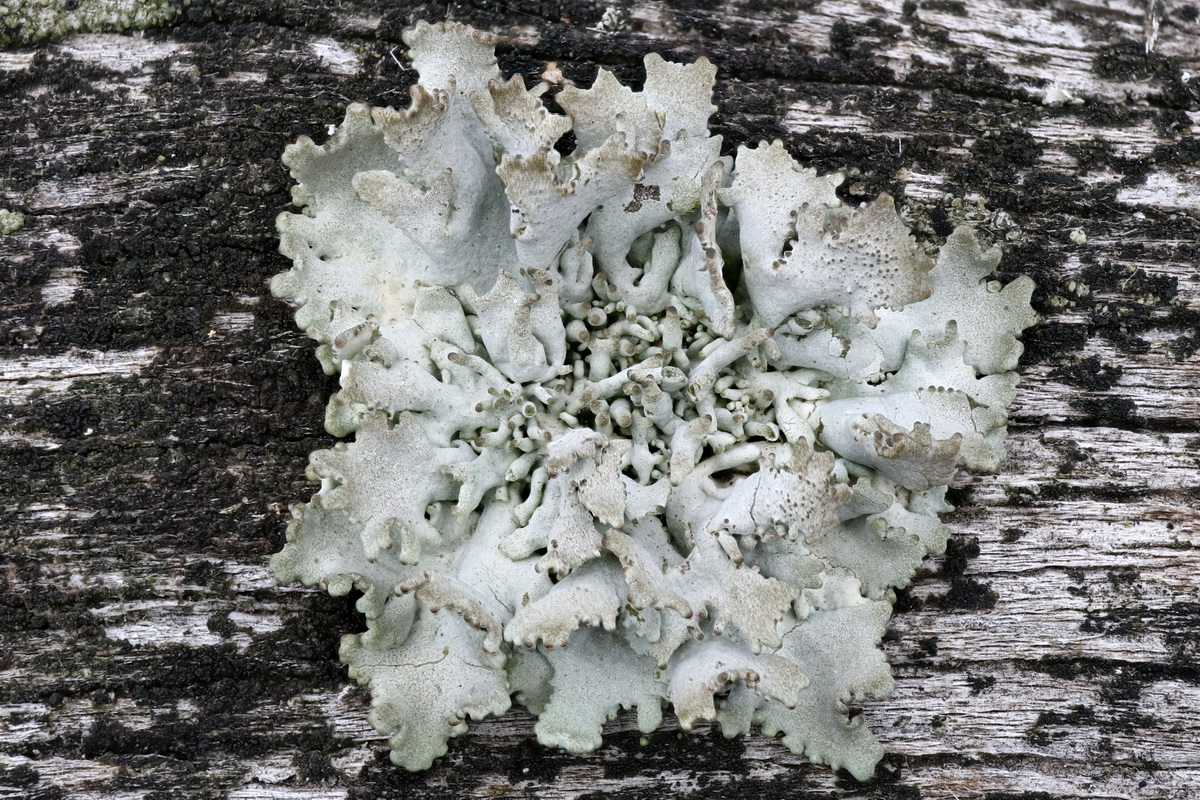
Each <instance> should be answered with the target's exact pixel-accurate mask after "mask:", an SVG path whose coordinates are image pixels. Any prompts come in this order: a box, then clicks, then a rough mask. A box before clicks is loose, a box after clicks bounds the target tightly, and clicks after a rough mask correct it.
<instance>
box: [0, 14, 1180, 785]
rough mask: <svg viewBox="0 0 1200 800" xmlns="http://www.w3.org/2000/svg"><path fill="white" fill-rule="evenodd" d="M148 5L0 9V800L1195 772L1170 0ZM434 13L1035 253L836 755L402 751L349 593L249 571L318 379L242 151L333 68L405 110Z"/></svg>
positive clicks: (756, 748)
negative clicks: (969, 449)
mask: <svg viewBox="0 0 1200 800" xmlns="http://www.w3.org/2000/svg"><path fill="white" fill-rule="evenodd" d="M26 2H29V3H30V4H29V8H31V9H32V8H33V5H32V3H31V2H30V0H17V4H16V5H15V6H12V8H16V9H17V10H18V11H20V10H22V8H23V6H24V4H25V3H26ZM98 7H100V8H101V9H103V8H106V7H107V6H106V5H104V3H99V4H98ZM90 8H92V6H85V10H86V9H90ZM163 8H164V9H165V10H162V9H160V10H159V11H158V12H156V13H158V14H159V16H154V17H153V18H149V17H147V18H145V19H142V20H141V22H140V23H139V24H153V25H155V26H156V27H152V28H149V29H146V30H133V29H130V28H128V27H124V28H123V27H122V26H127V25H128V20H124V19H123V18H119V16H114V15H112V14H110V15H108V16H105V14H103V13H97V14H92V13H90V12H89V13H84V12H68V11H66V10H65V9H66V6H65V5H64V6H63V7H62V9H61V10H59V11H56V12H55V11H53V9H52V12H48V13H51V15H52V16H53V14H57V15H58V16H56V17H54V19H55V20H56V23H55V26H50V27H45V26H43V27H42V28H38V27H34V26H33V25H32V24H31V23H29V22H28V21H26V22H25V23H23V27H22V28H20V29H12V28H10V29H9V30H8V31H7V33H5V34H3V35H2V36H0V42H7V45H6V46H4V47H3V48H2V49H0V113H2V115H3V119H4V120H5V122H6V124H5V125H4V130H3V131H0V208H2V209H7V210H9V211H11V212H19V213H20V214H21V215H23V226H22V227H19V228H18V229H16V230H13V231H12V232H9V233H7V234H6V235H2V236H0V260H2V263H3V265H4V268H5V270H6V275H7V280H6V281H5V282H4V283H3V284H2V285H0V314H2V317H0V411H2V413H0V475H2V476H3V477H4V480H3V481H2V482H0V504H2V506H0V507H2V508H3V516H2V517H0V520H2V521H0V548H2V555H0V565H2V566H3V571H2V572H0V581H2V582H3V583H2V589H0V798H17V797H31V798H32V797H39V798H55V797H66V796H70V797H80V798H101V797H104V798H143V797H154V796H164V797H165V796H172V797H174V796H183V795H190V796H214V797H216V796H228V797H234V798H272V799H273V800H275V799H278V800H283V799H284V798H288V799H292V798H294V799H295V800H300V798H306V799H309V798H311V799H312V800H316V799H317V798H321V799H322V800H324V798H331V799H332V798H369V797H381V798H382V797H413V798H424V797H496V796H514V797H517V796H529V797H534V796H537V797H545V798H579V797H586V796H598V795H599V794H600V793H607V792H618V793H620V796H622V797H647V798H649V797H662V796H664V795H666V794H668V793H670V794H671V795H673V796H676V797H688V798H716V797H725V796H728V795H729V793H730V792H731V791H737V792H738V793H739V794H742V795H745V796H755V795H757V796H761V797H769V798H775V797H778V798H783V797H788V798H835V797H854V798H896V799H900V798H904V799H906V800H908V799H915V798H959V799H960V800H965V798H988V800H1005V799H1007V800H1015V799H1016V798H1028V799H1029V800H1033V798H1039V799H1041V798H1063V799H1064V800H1066V799H1068V798H1069V799H1070V800H1082V799H1083V798H1087V799H1088V800H1099V799H1100V798H1166V799H1168V800H1184V798H1192V797H1195V796H1196V795H1195V793H1196V789H1195V787H1196V786H1200V715H1198V714H1197V712H1196V708H1197V707H1200V670H1198V668H1197V663H1198V661H1197V658H1198V655H1200V511H1198V510H1197V509H1198V502H1197V501H1198V499H1200V489H1198V487H1200V479H1198V476H1200V467H1198V464H1200V458H1198V455H1197V454H1198V452H1200V355H1198V354H1197V350H1198V348H1200V340H1198V338H1197V336H1198V323H1200V271H1198V269H1197V267H1198V265H1200V140H1198V138H1197V134H1198V133H1200V10H1198V6H1197V5H1196V4H1194V3H1192V2H1184V1H1183V0H1147V2H1145V3H1141V2H1134V0H975V2H971V3H964V2H960V1H959V0H904V2H901V0H796V1H795V2H792V3H787V4H783V3H771V2H764V1H763V0H736V1H731V2H726V3H723V4H720V5H719V6H718V7H716V8H713V9H705V8H701V7H700V6H699V4H692V3H688V2H682V1H681V2H668V1H667V0H658V1H657V2H656V1H654V0H618V2H614V3H613V4H611V6H609V5H606V4H604V3H599V2H587V1H586V0H564V2H535V1H534V0H511V2H507V3H503V4H501V3H487V2H478V3H457V2H455V3H450V4H445V3H437V4H396V5H391V4H386V3H370V2H362V1H361V0H349V1H348V2H343V3H339V4H337V7H336V8H335V9H332V10H330V9H329V8H327V7H326V4H323V3H316V2H305V0H285V1H284V2H279V3H268V2H265V0H244V1H243V2H209V0H193V2H192V3H191V4H190V5H186V6H184V5H182V4H181V5H179V6H170V5H167V6H164V7H163ZM609 8H611V9H612V11H611V12H610V13H609V14H608V15H607V16H605V12H606V9H609ZM12 13H13V14H16V13H17V12H16V11H14V12H12ZM163 15H165V16H163ZM10 17H11V14H10ZM11 18H12V19H16V17H11ZM442 18H450V19H454V20H459V21H462V22H467V23H469V24H471V25H474V26H476V27H479V28H482V29H486V30H489V31H492V32H493V33H495V34H496V35H497V36H498V37H499V39H500V42H501V45H500V48H499V55H500V65H501V67H502V69H504V70H505V71H506V72H521V73H523V74H525V75H527V76H536V75H538V74H539V73H541V72H542V71H543V70H544V69H545V65H546V62H549V61H555V62H557V64H558V66H559V68H560V69H562V71H563V72H564V74H565V75H566V77H567V78H568V79H571V80H573V81H575V82H576V83H579V84H584V85H587V84H590V82H591V80H592V78H593V77H594V75H595V73H596V69H597V67H598V66H604V67H606V68H608V69H611V70H613V71H614V72H616V74H617V76H618V77H619V78H621V79H622V80H623V81H624V82H626V83H629V82H637V81H639V80H640V75H641V72H640V70H641V57H642V55H643V54H645V53H647V52H651V51H657V52H660V53H662V54H663V55H664V56H666V57H667V58H670V59H674V60H688V61H690V60H692V59H695V58H696V57H698V56H701V55H704V56H707V57H708V58H709V59H710V60H712V61H713V62H714V63H716V64H717V66H718V68H719V74H718V84H717V97H716V102H717V104H718V107H719V110H718V112H717V115H716V117H715V118H714V120H713V126H714V130H716V131H717V132H719V133H721V134H723V135H724V137H725V147H726V149H727V151H728V152H732V151H733V150H734V149H735V148H736V147H737V146H738V145H741V144H749V145H753V144H755V143H756V142H757V141H759V140H760V139H764V138H765V139H773V138H781V139H783V140H784V142H785V144H786V145H787V147H788V149H789V150H790V151H791V152H792V153H793V154H794V155H795V156H796V157H797V158H798V159H800V160H801V161H802V162H804V163H805V164H806V165H809V166H813V167H816V168H817V169H819V170H821V171H834V170H842V171H844V172H845V173H846V175H847V180H846V181H845V184H844V185H843V188H842V192H843V196H844V197H845V198H846V199H847V200H859V199H869V198H871V197H873V196H875V195H877V194H879V193H881V192H884V191H886V192H889V193H891V194H892V195H893V196H894V197H896V198H897V200H898V202H899V204H900V206H901V209H902V213H904V215H905V216H906V217H907V218H908V219H910V220H911V221H912V223H913V225H914V227H915V229H916V230H917V232H918V234H919V235H920V236H921V237H923V238H925V239H936V238H937V237H940V236H944V235H945V234H946V233H948V232H949V230H951V229H952V228H953V226H954V224H956V223H957V222H959V221H969V222H972V223H974V224H975V225H976V227H977V228H978V229H979V230H980V231H982V232H983V233H984V234H985V235H987V236H989V237H991V238H992V239H994V240H996V241H999V242H1002V243H1004V244H1005V248H1006V250H1005V256H1004V259H1003V261H1002V263H1001V265H1000V268H999V278H1000V279H1002V280H1008V279H1011V278H1012V277H1014V276H1016V275H1019V274H1027V275H1030V276H1031V277H1032V278H1033V279H1034V280H1035V281H1036V282H1037V284H1038V291H1037V293H1036V295H1035V300H1034V302H1035V305H1036V307H1037V310H1038V311H1039V313H1040V314H1041V315H1042V316H1043V320H1042V322H1041V324H1040V325H1039V326H1038V327H1037V328H1034V329H1032V330H1030V331H1028V332H1027V333H1026V337H1025V340H1026V353H1025V357H1024V358H1023V360H1022V363H1021V367H1020V371H1021V374H1022V385H1021V387H1020V391H1019V395H1018V399H1017V402H1016V405H1015V406H1014V408H1013V410H1012V418H1011V422H1010V426H1011V427H1010V430H1011V436H1010V440H1009V442H1010V445H1009V447H1010V458H1009V460H1008V461H1007V462H1006V464H1005V465H1004V468H1003V470H1002V472H1001V473H1000V474H998V475H979V476H972V475H964V476H962V477H961V478H960V479H959V480H958V482H957V483H956V485H955V488H954V491H953V492H952V495H953V498H952V499H953V501H954V502H955V504H956V505H957V506H958V510H957V511H956V512H955V513H953V514H951V515H949V517H948V519H947V521H948V523H949V524H950V526H951V528H952V530H953V532H954V538H953V541H952V543H951V547H950V550H949V552H948V554H947V556H946V557H945V558H942V559H935V560H930V561H929V562H928V563H927V564H926V565H925V568H924V569H923V570H922V571H921V573H920V574H919V575H918V578H917V580H916V582H915V583H914V584H913V586H912V587H911V588H910V589H908V590H906V591H903V592H901V593H900V597H899V598H898V602H897V608H896V611H897V613H896V616H895V617H894V619H893V621H892V623H891V627H890V633H889V635H888V637H887V639H886V640H885V649H886V651H887V654H888V657H889V659H890V661H891V663H892V665H893V668H894V671H895V674H896V678H897V689H896V691H895V693H894V694H893V695H892V696H891V697H890V698H889V699H887V700H885V701H881V702H872V703H867V704H865V705H864V706H863V708H862V712H863V715H864V717H865V718H866V722H867V724H869V725H870V726H871V728H872V730H874V731H875V732H876V734H877V735H878V736H879V738H880V739H881V741H882V742H883V744H884V746H885V748H886V749H887V756H886V757H885V759H884V761H883V762H882V763H881V765H880V768H879V770H878V772H877V774H876V778H875V780H874V781H872V782H871V783H868V784H858V783H857V782H856V781H854V780H853V779H851V778H850V777H849V776H847V775H845V774H833V773H831V772H830V771H829V770H828V769H825V768H822V767H814V766H812V765H810V764H808V763H807V762H806V760H805V759H804V758H802V757H797V756H793V755H791V754H790V753H788V752H787V751H786V750H785V749H784V748H783V747H782V746H781V745H780V744H779V743H777V742H774V741H770V740H767V739H764V738H763V737H761V736H759V735H757V734H755V735H751V736H748V737H744V738H741V739H736V740H732V741H726V740H725V739H723V738H722V737H721V736H720V734H719V732H717V731H715V730H713V729H710V728H702V729H701V730H700V731H699V732H693V733H692V734H689V735H682V734H681V733H679V731H678V726H677V724H673V723H668V724H667V725H666V726H665V727H664V729H663V730H661V731H660V732H658V733H655V734H653V735H651V736H649V737H642V736H641V735H640V734H638V732H637V731H636V728H635V726H634V725H633V721H632V720H631V719H629V718H627V717H625V716H622V717H620V718H618V719H617V720H616V721H615V722H613V723H612V724H611V726H610V729H609V731H608V733H607V736H606V739H605V745H604V747H603V748H601V749H600V750H599V751H597V752H596V753H593V754H592V755H590V756H574V755H570V754H568V753H564V752H559V751H551V750H546V749H544V748H542V747H540V746H538V745H537V744H536V743H535V742H534V740H533V736H532V719H531V718H530V717H529V716H527V715H524V714H522V713H518V712H515V711H514V712H510V714H508V715H507V716H506V717H504V718H502V719H495V720H487V721H484V722H480V723H475V724H473V725H472V727H471V731H470V732H469V733H468V734H466V735H465V736H463V737H461V738H459V739H456V740H454V741H452V742H451V747H450V753H449V754H448V755H447V756H446V757H445V758H443V759H441V760H440V761H439V762H438V763H436V764H435V766H434V767H433V769H431V770H430V771H428V772H426V773H420V774H408V773H405V772H403V771H401V770H399V769H397V768H395V767H393V766H391V765H390V764H389V763H388V761H387V757H386V748H385V746H384V743H383V742H382V741H381V740H380V739H379V738H378V737H377V736H376V734H375V733H374V731H373V730H372V729H371V728H370V726H369V725H368V723H367V721H366V709H367V696H366V693H365V691H363V690H361V689H359V688H357V687H354V688H352V687H351V683H350V681H349V679H348V678H347V677H346V674H345V670H344V669H343V668H342V667H341V666H340V665H339V664H338V662H337V655H336V649H337V640H338V637H339V635H340V634H341V633H343V632H347V631H352V630H358V629H361V626H362V623H361V620H360V618H359V615H358V614H357V613H356V612H355V611H354V610H353V608H352V607H351V606H350V604H349V603H348V602H346V601H345V600H344V599H335V598H330V597H327V596H325V595H323V594H322V593H320V592H318V591H315V590H307V589H303V588H299V587H295V586H286V587H280V586H278V585H276V583H275V581H274V580H273V579H272V577H271V575H270V573H269V571H268V566H267V560H268V557H269V555H270V554H271V553H272V552H275V551H277V550H278V549H279V547H280V546H281V544H282V539H283V529H284V519H285V517H286V508H287V506H288V504H291V503H295V502H302V501H303V500H305V499H306V498H307V496H308V495H309V494H310V493H311V492H312V490H313V487H312V486H311V485H309V484H308V483H307V482H306V481H305V478H304V464H305V463H306V459H307V455H308V453H309V452H311V451H313V450H316V449H319V448H322V447H327V446H329V445H330V444H331V443H332V442H331V439H330V438H329V437H328V436H327V435H326V434H325V433H324V432H323V429H322V421H323V406H324V402H325V400H326V399H327V397H328V396H329V394H330V392H331V391H332V390H333V389H334V388H335V383H334V381H333V380H331V379H327V378H325V377H324V376H323V375H322V374H321V372H320V369H319V367H318V365H317V363H316V360H315V359H314V358H313V355H312V351H313V347H312V345H311V343H310V342H309V341H307V340H306V339H305V338H304V336H303V335H302V334H301V333H300V332H298V331H296V330H295V329H294V325H293V323H292V320H291V311H290V309H288V308H287V307H286V306H284V305H283V304H282V303H280V302H279V301H276V300H274V299H272V298H271V297H270V295H269V293H268V291H267V289H266V281H267V279H268V278H269V277H270V276H271V275H272V274H274V273H276V272H280V271H282V270H284V269H286V268H287V266H288V265H287V263H286V262H285V260H284V259H283V258H282V257H281V256H279V255H278V254H277V253H276V245H277V239H276V234H275V231H274V225H273V222H272V220H273V218H274V216H275V215H276V214H277V213H279V212H280V211H281V210H283V209H285V208H286V207H287V204H288V202H289V195H288V189H289V186H290V184H291V181H290V178H289V176H288V174H287V171H286V169H285V168H284V167H283V166H282V164H281V162H280V160H279V155H280V153H281V151H282V149H283V147H284V145H285V144H287V143H289V142H292V141H294V140H295V139H296V137H298V136H300V135H309V136H312V137H313V138H314V139H316V140H318V141H322V140H323V139H324V137H325V136H326V133H327V128H328V126H329V125H330V124H331V123H337V122H339V121H340V119H341V115H342V113H343V110H344V106H345V105H346V104H347V103H349V102H352V101H366V102H370V103H372V104H376V105H406V104H407V102H408V97H407V90H408V88H409V86H410V85H411V83H412V82H413V80H414V78H415V75H414V73H413V71H412V69H411V68H410V67H409V65H408V64H406V63H405V61H404V57H403V54H404V47H403V45H402V44H401V42H400V33H401V32H402V31H403V30H404V29H405V28H407V27H409V26H410V25H411V24H412V23H413V22H415V21H416V20H419V19H429V20H431V21H433V20H438V19H442ZM164 20H165V21H164ZM0 24H2V23H0ZM1058 90H1065V92H1067V94H1063V93H1061V92H1059V91H1058ZM5 219H7V220H9V223H10V224H9V225H8V227H10V228H11V227H14V226H15V225H16V222H15V221H16V220H17V217H16V216H13V215H9V216H6V217H5ZM0 222H3V220H0Z"/></svg>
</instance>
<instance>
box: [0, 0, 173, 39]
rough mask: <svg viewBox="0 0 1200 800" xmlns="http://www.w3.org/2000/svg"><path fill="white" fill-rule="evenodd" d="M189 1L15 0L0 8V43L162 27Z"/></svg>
mask: <svg viewBox="0 0 1200 800" xmlns="http://www.w3.org/2000/svg"><path fill="white" fill-rule="evenodd" d="M189 2H190V0H18V2H15V3H6V4H4V5H3V6H0V44H3V45H27V44H34V43H36V42H41V41H45V40H55V39H61V38H62V37H64V36H68V35H70V34H72V33H94V32H100V31H125V30H130V29H135V30H140V29H144V28H150V27H153V26H155V25H165V24H167V23H169V22H171V21H172V20H174V19H175V18H176V17H178V16H179V15H180V14H181V13H182V12H183V9H184V7H185V6H187V5H188V4H189Z"/></svg>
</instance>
